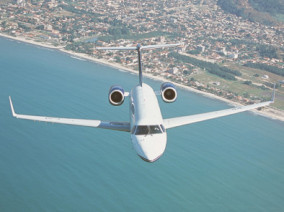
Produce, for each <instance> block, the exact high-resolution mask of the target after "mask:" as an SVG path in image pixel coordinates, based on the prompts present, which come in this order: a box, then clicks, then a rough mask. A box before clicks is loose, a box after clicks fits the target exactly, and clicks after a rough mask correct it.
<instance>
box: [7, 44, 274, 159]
mask: <svg viewBox="0 0 284 212" xmlns="http://www.w3.org/2000/svg"><path fill="white" fill-rule="evenodd" d="M178 45H179V44H165V45H150V46H141V45H140V44H138V45H137V46H136V47H105V48H104V47H102V48H97V49H101V50H137V52H138V61H139V84H138V85H137V86H135V87H134V88H133V89H132V90H131V92H130V93H128V92H125V91H124V90H123V88H122V87H121V86H112V87H111V88H110V90H109V102H110V103H111V104H112V105H114V106H119V105H121V104H122V103H123V102H124V99H125V97H126V96H128V97H129V106H130V107H129V110H130V121H129V122H110V121H101V120H86V119H70V118H55V117H45V116H32V115H22V114H17V113H16V112H15V110H14V107H13V103H12V100H11V97H9V100H10V106H11V110H12V115H13V116H14V117H16V118H19V119H28V120H35V121H43V122H52V123H59V124H70V125H79V126H87V127H97V128H103V129H109V130H118V131H125V132H130V135H131V140H132V144H133V146H134V149H135V150H136V152H137V154H138V155H139V156H140V157H141V158H142V159H143V160H145V161H147V162H154V161H156V160H158V159H159V158H160V157H161V156H162V154H163V153H164V151H165V148H166V144H167V132H166V131H167V130H168V129H170V128H174V127H178V126H182V125H187V124H192V123H196V122H201V121H205V120H209V119H214V118H218V117H222V116H228V115H232V114H235V113H240V112H243V111H247V110H252V109H255V108H259V107H264V106H268V105H269V104H271V103H273V102H274V98H275V88H274V92H273V96H272V99H271V101H267V102H262V103H257V104H253V105H247V106H241V107H234V108H231V109H226V110H219V111H213V112H208V113H203V114H197V115H189V116H183V117H176V118H169V119H163V117H162V114H161V111H160V107H159V104H158V100H157V97H156V93H155V92H154V91H153V89H152V88H151V87H150V86H149V85H147V84H145V83H143V82H142V64H141V50H144V49H155V48H164V47H174V46H178ZM159 95H161V97H162V99H163V101H165V102H167V103H171V102H174V101H175V100H176V98H177V91H176V88H175V86H174V85H173V84H172V83H170V82H165V83H163V84H162V85H161V89H160V94H159Z"/></svg>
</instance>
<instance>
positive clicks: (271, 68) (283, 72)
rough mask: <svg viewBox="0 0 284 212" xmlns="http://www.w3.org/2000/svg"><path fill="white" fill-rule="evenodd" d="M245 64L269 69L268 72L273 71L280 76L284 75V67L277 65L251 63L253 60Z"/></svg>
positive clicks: (265, 69)
mask: <svg viewBox="0 0 284 212" xmlns="http://www.w3.org/2000/svg"><path fill="white" fill-rule="evenodd" d="M244 66H246V67H250V68H255V69H261V70H264V71H268V72H271V73H274V74H277V75H280V76H284V69H283V68H278V67H275V66H270V65H266V64H263V63H251V62H249V63H246V64H244Z"/></svg>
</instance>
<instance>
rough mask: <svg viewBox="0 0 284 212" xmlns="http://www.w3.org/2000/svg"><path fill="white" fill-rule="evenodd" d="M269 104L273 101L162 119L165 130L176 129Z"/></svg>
mask: <svg viewBox="0 0 284 212" xmlns="http://www.w3.org/2000/svg"><path fill="white" fill-rule="evenodd" d="M271 103H273V101H268V102H261V103H257V104H252V105H246V106H240V107H235V108H230V109H226V110H219V111H213V112H209V113H201V114H196V115H190V116H182V117H176V118H170V119H164V125H165V128H166V129H169V128H174V127H178V126H182V125H187V124H192V123H196V122H201V121H206V120H209V119H214V118H219V117H223V116H228V115H232V114H236V113H241V112H244V111H247V110H252V109H256V108H259V107H265V106H268V105H270V104H271Z"/></svg>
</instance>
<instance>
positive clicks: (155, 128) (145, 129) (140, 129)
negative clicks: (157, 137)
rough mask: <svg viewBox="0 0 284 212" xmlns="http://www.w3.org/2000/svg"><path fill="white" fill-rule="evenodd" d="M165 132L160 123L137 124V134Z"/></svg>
mask: <svg viewBox="0 0 284 212" xmlns="http://www.w3.org/2000/svg"><path fill="white" fill-rule="evenodd" d="M158 133H163V131H162V130H161V128H160V126H159V125H150V126H149V125H141V126H136V130H135V135H148V134H158Z"/></svg>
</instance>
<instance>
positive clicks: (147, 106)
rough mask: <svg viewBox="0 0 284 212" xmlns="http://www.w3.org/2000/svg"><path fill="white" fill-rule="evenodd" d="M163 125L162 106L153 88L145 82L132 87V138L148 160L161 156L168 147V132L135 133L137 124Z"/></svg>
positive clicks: (134, 145)
mask: <svg viewBox="0 0 284 212" xmlns="http://www.w3.org/2000/svg"><path fill="white" fill-rule="evenodd" d="M153 125H158V126H160V127H161V125H163V118H162V114H161V110H160V106H159V103H158V100H157V97H156V94H155V92H154V91H153V89H152V88H151V87H150V86H149V85H147V84H145V83H143V84H142V86H140V85H138V86H136V87H135V88H133V89H132V91H131V94H130V126H131V129H132V130H131V131H132V132H131V140H132V144H133V147H134V149H135V150H136V152H137V154H138V155H139V156H140V157H141V158H142V159H144V160H146V161H148V162H154V161H156V160H157V159H159V158H160V157H161V155H162V154H163V153H164V151H165V149H166V144H167V134H166V132H165V131H164V132H162V133H158V134H146V135H135V134H134V133H133V129H134V128H135V126H153Z"/></svg>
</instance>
